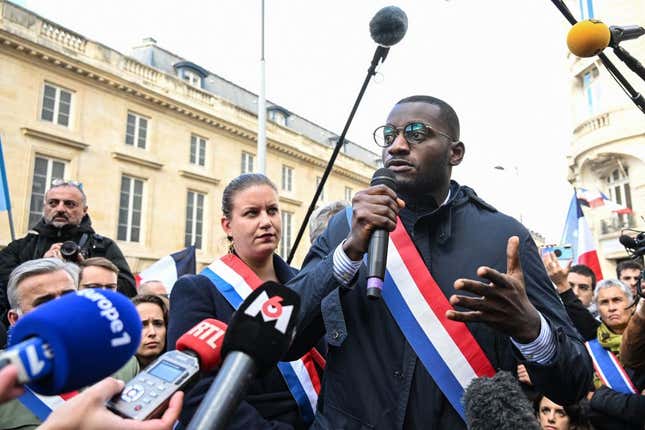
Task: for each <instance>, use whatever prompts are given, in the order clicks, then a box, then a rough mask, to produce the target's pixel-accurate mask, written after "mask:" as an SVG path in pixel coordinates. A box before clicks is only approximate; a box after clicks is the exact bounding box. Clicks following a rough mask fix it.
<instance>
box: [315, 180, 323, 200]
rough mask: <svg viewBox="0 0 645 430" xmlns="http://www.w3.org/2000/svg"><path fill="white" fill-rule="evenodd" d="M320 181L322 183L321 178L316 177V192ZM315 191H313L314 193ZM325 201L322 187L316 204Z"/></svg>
mask: <svg viewBox="0 0 645 430" xmlns="http://www.w3.org/2000/svg"><path fill="white" fill-rule="evenodd" d="M320 181H322V176H316V190H317V189H318V186H319V185H320ZM315 192H316V191H315V190H314V193H315ZM323 201H325V187H322V189H321V190H320V196H319V197H318V202H319V203H320V202H323Z"/></svg>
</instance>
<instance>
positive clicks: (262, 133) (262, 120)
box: [256, 0, 267, 174]
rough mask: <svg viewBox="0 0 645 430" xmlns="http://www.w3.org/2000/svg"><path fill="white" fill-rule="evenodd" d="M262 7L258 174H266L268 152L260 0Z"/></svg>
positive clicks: (262, 0) (262, 1)
mask: <svg viewBox="0 0 645 430" xmlns="http://www.w3.org/2000/svg"><path fill="white" fill-rule="evenodd" d="M260 5H261V14H262V17H261V25H260V29H261V30H260V31H261V33H262V34H261V37H260V96H259V97H258V145H257V151H258V165H257V170H256V171H257V172H258V173H262V174H266V152H267V131H266V124H267V120H266V115H267V107H266V75H265V68H266V66H265V61H264V0H260Z"/></svg>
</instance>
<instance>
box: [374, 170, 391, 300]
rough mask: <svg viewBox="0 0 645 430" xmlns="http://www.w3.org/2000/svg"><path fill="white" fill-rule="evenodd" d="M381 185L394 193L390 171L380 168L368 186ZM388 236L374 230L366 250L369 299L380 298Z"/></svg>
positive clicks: (384, 231) (385, 233)
mask: <svg viewBox="0 0 645 430" xmlns="http://www.w3.org/2000/svg"><path fill="white" fill-rule="evenodd" d="M381 184H382V185H385V186H386V187H389V188H390V189H392V190H393V191H394V192H396V190H397V187H396V179H395V178H394V173H392V171H391V170H389V169H386V168H381V169H378V170H377V171H376V172H374V175H373V176H372V181H371V182H370V186H374V185H381ZM389 236H390V234H389V233H388V231H387V230H383V229H379V230H375V231H374V233H372V237H371V238H370V244H369V247H368V249H367V297H369V298H370V299H380V298H381V291H382V289H383V279H384V278H385V265H386V263H387V244H388V242H389Z"/></svg>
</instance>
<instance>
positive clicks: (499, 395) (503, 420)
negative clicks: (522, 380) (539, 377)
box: [462, 371, 540, 430]
mask: <svg viewBox="0 0 645 430" xmlns="http://www.w3.org/2000/svg"><path fill="white" fill-rule="evenodd" d="M462 401H463V403H464V411H465V413H466V425H467V426H468V429H469V430H515V429H527V430H539V428H540V426H539V425H538V422H537V419H536V418H535V416H534V415H533V408H532V407H531V404H530V403H529V401H528V399H527V398H526V396H525V395H524V393H523V392H522V389H521V388H520V385H519V383H518V382H517V380H516V379H515V377H514V376H513V375H512V374H510V373H509V372H505V371H500V372H497V373H496V374H495V376H493V377H492V378H475V379H473V380H472V382H471V383H470V385H469V386H468V388H466V391H465V393H464V397H463V400H462Z"/></svg>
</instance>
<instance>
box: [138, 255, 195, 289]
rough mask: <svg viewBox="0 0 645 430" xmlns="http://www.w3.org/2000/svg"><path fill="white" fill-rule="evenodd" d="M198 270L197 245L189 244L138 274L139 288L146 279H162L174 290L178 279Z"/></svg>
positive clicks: (167, 286)
mask: <svg viewBox="0 0 645 430" xmlns="http://www.w3.org/2000/svg"><path fill="white" fill-rule="evenodd" d="M195 270H196V258H195V247H194V246H189V247H188V248H184V249H182V250H181V251H178V252H175V253H172V254H170V255H166V256H165V257H163V258H162V259H160V260H159V261H157V262H155V263H153V264H152V265H151V266H149V267H148V268H146V269H145V270H144V271H142V272H139V273H138V274H137V275H136V276H135V279H136V282H137V288H139V285H140V284H141V283H143V282H146V281H161V282H162V283H163V284H164V285H165V286H166V288H167V289H168V294H170V291H171V290H172V287H173V285H175V282H176V281H177V279H178V278H179V277H180V276H182V275H194V274H195Z"/></svg>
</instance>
